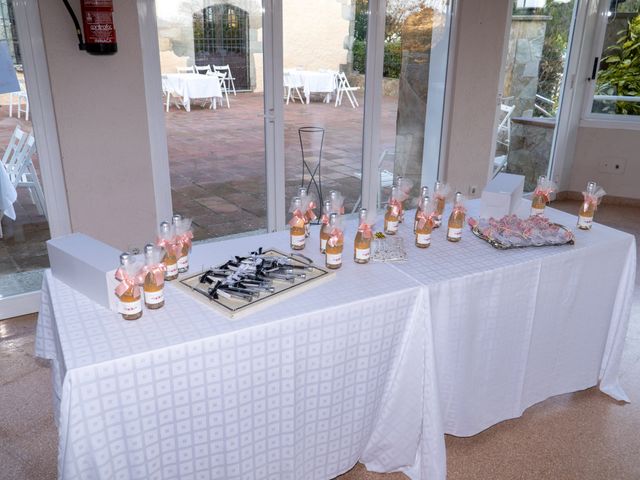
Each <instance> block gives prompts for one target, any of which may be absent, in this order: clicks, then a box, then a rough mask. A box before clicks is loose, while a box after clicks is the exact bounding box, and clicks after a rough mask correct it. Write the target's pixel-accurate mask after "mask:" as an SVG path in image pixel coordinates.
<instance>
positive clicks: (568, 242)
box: [471, 223, 575, 250]
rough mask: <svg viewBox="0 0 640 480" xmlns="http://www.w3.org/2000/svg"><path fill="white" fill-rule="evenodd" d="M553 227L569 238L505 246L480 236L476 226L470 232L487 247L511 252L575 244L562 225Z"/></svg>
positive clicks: (556, 224) (571, 235)
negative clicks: (485, 243) (519, 249)
mask: <svg viewBox="0 0 640 480" xmlns="http://www.w3.org/2000/svg"><path fill="white" fill-rule="evenodd" d="M553 225H555V226H557V227H559V228H560V229H561V230H564V231H565V232H568V233H569V234H570V236H569V237H570V238H567V239H563V240H562V241H556V242H543V243H530V244H527V245H506V244H504V243H501V242H500V241H498V240H496V239H493V238H489V237H487V236H486V235H484V234H482V233H481V232H480V229H479V228H478V226H474V227H471V232H472V233H473V234H474V235H475V236H476V237H478V238H480V239H482V240H484V241H485V242H487V243H488V244H489V245H491V246H492V247H494V248H497V249H498V250H511V249H512V248H527V247H552V246H560V245H573V244H574V243H575V238H574V236H573V233H572V232H571V230H569V229H568V228H567V227H565V226H564V225H560V224H559V223H554V224H553Z"/></svg>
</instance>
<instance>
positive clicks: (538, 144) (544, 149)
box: [506, 117, 556, 192]
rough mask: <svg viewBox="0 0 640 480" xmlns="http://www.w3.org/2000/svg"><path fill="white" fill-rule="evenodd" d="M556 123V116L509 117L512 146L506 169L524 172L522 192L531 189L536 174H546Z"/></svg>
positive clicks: (535, 181) (536, 178) (508, 171)
mask: <svg viewBox="0 0 640 480" xmlns="http://www.w3.org/2000/svg"><path fill="white" fill-rule="evenodd" d="M555 127H556V119H555V118H530V117H516V118H512V119H511V148H510V150H509V156H508V159H507V168H506V171H507V173H515V174H518V175H524V177H525V180H524V191H525V192H532V191H533V190H534V189H535V187H536V183H537V181H538V177H539V176H540V175H546V174H547V169H548V168H549V157H550V155H551V145H552V144H553V133H554V130H555Z"/></svg>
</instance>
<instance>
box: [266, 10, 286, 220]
mask: <svg viewBox="0 0 640 480" xmlns="http://www.w3.org/2000/svg"><path fill="white" fill-rule="evenodd" d="M263 7H264V17H263V27H264V29H263V56H264V59H265V61H264V115H265V122H264V125H265V127H264V133H265V135H264V138H265V159H266V176H267V230H268V231H269V232H274V231H277V230H283V229H284V228H285V226H286V218H285V179H284V176H285V159H284V104H283V102H282V91H283V85H282V82H283V79H282V72H283V55H282V52H283V40H282V38H283V36H282V0H264V2H263Z"/></svg>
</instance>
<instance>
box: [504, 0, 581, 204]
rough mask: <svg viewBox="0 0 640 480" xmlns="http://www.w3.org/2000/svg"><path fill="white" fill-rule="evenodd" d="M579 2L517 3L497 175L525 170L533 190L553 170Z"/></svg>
mask: <svg viewBox="0 0 640 480" xmlns="http://www.w3.org/2000/svg"><path fill="white" fill-rule="evenodd" d="M530 4H531V6H532V8H530ZM574 4H575V0H571V1H566V0H561V1H560V0H553V1H550V0H547V2H546V4H545V3H544V2H521V1H519V2H518V1H516V2H514V8H513V16H512V21H511V32H510V34H509V44H508V50H507V57H506V59H505V72H504V86H503V98H502V104H501V105H500V108H499V109H498V113H497V114H498V132H497V143H496V151H495V158H494V174H497V173H498V172H500V171H506V172H508V173H515V174H519V175H524V176H525V185H524V186H525V192H531V191H533V190H534V189H535V186H536V182H537V178H538V176H540V175H547V174H548V172H549V171H550V167H551V165H550V161H551V155H552V146H553V142H554V136H555V129H556V119H557V117H558V108H559V105H560V96H561V92H562V86H563V79H564V76H565V68H566V64H567V60H568V42H569V36H570V33H571V26H572V21H573V14H574V13H573V12H574ZM521 5H524V8H518V7H519V6H521Z"/></svg>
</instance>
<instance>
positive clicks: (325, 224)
mask: <svg viewBox="0 0 640 480" xmlns="http://www.w3.org/2000/svg"><path fill="white" fill-rule="evenodd" d="M329 215H331V200H325V201H324V207H323V210H322V217H320V225H321V227H320V253H324V251H325V249H326V248H327V240H329Z"/></svg>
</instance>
